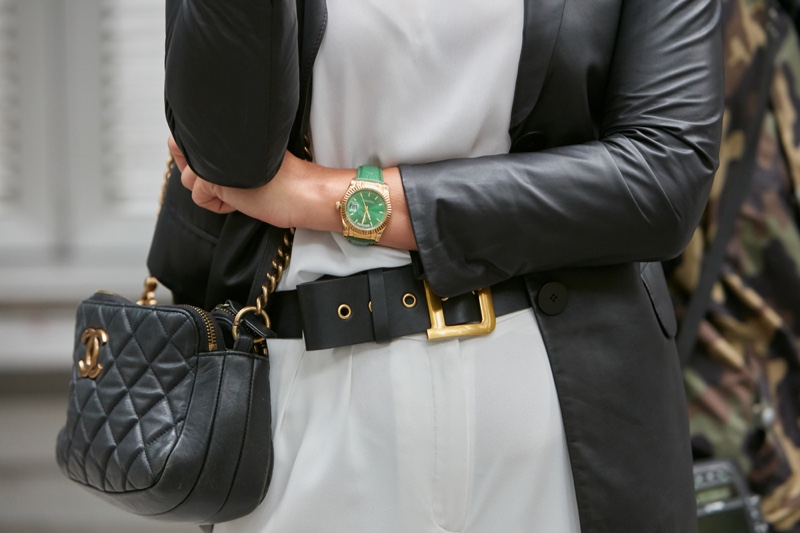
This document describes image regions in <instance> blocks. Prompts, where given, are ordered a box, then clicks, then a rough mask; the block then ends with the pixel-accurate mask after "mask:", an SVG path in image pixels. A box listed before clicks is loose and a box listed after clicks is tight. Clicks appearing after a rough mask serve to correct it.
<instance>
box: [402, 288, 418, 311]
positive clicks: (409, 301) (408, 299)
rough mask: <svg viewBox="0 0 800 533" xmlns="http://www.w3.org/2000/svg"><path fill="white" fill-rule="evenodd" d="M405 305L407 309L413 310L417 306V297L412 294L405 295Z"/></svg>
mask: <svg viewBox="0 0 800 533" xmlns="http://www.w3.org/2000/svg"><path fill="white" fill-rule="evenodd" d="M403 305H404V306H405V307H406V308H407V309H413V308H414V307H416V306H417V297H416V296H414V295H413V294H411V293H410V292H407V293H405V294H404V295H403Z"/></svg>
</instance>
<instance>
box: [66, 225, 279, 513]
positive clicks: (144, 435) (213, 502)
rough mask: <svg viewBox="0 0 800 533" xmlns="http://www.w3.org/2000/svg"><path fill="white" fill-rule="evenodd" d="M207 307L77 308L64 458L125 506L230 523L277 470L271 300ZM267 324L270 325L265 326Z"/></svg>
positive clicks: (94, 304) (275, 272) (147, 301)
mask: <svg viewBox="0 0 800 533" xmlns="http://www.w3.org/2000/svg"><path fill="white" fill-rule="evenodd" d="M292 235H293V233H292V232H291V230H290V231H289V232H287V234H286V238H285V239H284V242H283V244H282V246H281V247H280V250H279V252H278V256H277V257H276V259H275V261H273V264H272V269H271V271H270V273H269V275H268V277H267V283H265V285H264V287H263V291H262V295H261V296H260V297H259V299H258V301H257V303H256V305H255V306H253V307H245V308H244V309H239V308H238V306H237V305H236V304H234V303H231V302H227V303H225V304H222V305H219V306H217V307H216V308H215V309H214V310H212V311H210V312H207V311H204V310H202V309H199V308H195V307H191V306H179V305H174V306H173V305H156V302H155V300H154V299H153V290H154V288H155V283H154V280H152V278H151V279H150V280H148V282H149V283H150V286H149V287H147V288H146V290H145V295H143V298H142V300H140V301H139V302H138V303H134V302H131V301H129V300H127V299H125V298H123V297H121V296H118V295H115V294H112V293H108V292H103V291H101V292H98V293H96V294H94V295H93V296H92V297H90V298H88V299H86V300H84V301H83V302H82V303H81V304H80V306H79V307H78V311H77V320H76V329H75V348H74V354H73V361H74V367H73V371H72V379H71V383H70V393H69V405H68V409H67V422H66V426H65V427H64V428H63V429H62V430H61V432H60V433H59V435H58V441H57V445H56V458H57V461H58V464H59V466H60V467H61V469H62V471H63V472H64V473H65V474H66V475H67V476H68V477H69V478H70V479H72V480H73V481H76V482H77V483H79V484H81V485H82V486H83V487H85V488H87V489H89V490H90V491H92V492H94V493H96V494H97V495H99V496H101V497H103V498H105V499H106V500H108V501H110V502H112V503H113V504H115V505H117V506H119V507H122V508H123V509H125V510H127V511H130V512H133V513H137V514H140V515H147V516H150V517H152V518H159V519H165V520H174V521H184V522H194V523H198V524H211V523H219V522H224V521H227V520H232V519H234V518H237V517H240V516H243V515H245V514H247V513H249V512H251V511H252V510H253V509H254V508H255V507H256V506H257V505H258V504H259V503H260V502H261V501H262V500H263V499H264V496H265V495H266V492H267V488H268V486H269V481H270V476H271V473H272V437H271V429H270V389H269V360H268V354H267V350H266V339H267V338H269V337H271V336H273V334H272V332H271V331H270V330H269V318H268V317H267V314H266V312H265V311H264V310H265V309H266V303H267V302H266V300H267V298H268V296H269V294H270V293H271V292H272V291H274V289H275V287H276V285H277V283H278V280H279V279H280V274H281V273H282V272H283V269H284V268H285V267H286V264H287V263H288V260H289V254H288V250H289V249H290V247H291V240H292ZM265 323H266V327H265Z"/></svg>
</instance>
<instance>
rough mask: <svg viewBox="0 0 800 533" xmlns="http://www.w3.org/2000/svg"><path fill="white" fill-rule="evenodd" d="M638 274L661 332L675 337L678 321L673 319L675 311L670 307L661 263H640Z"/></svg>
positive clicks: (670, 302) (670, 303)
mask: <svg viewBox="0 0 800 533" xmlns="http://www.w3.org/2000/svg"><path fill="white" fill-rule="evenodd" d="M640 274H641V277H642V281H643V282H644V286H645V288H646V289H647V295H648V296H649V297H650V303H651V304H652V305H653V311H655V313H656V317H657V318H658V323H659V324H660V325H661V330H662V331H663V332H664V335H666V336H667V337H669V338H673V337H675V334H676V333H677V331H678V321H677V319H676V318H675V309H674V308H673V307H672V299H671V298H670V295H669V289H668V288H667V281H666V279H665V278H664V270H663V269H662V268H661V263H641V265H640Z"/></svg>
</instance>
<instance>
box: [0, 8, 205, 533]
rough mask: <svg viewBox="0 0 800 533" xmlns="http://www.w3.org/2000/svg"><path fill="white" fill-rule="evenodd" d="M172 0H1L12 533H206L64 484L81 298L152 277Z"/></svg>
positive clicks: (6, 530)
mask: <svg viewBox="0 0 800 533" xmlns="http://www.w3.org/2000/svg"><path fill="white" fill-rule="evenodd" d="M163 50H164V0H0V533H33V532H50V531H53V532H60V533H65V532H76V533H77V532H78V531H80V532H82V533H88V532H92V531H97V532H100V531H102V532H108V531H114V532H115V533H123V532H128V531H130V532H133V531H198V530H197V529H196V528H194V527H189V526H176V525H171V524H167V525H163V524H160V523H158V522H153V521H150V520H145V519H142V518H139V517H134V516H129V515H127V514H125V513H122V512H121V511H117V510H116V509H114V508H113V507H111V506H110V505H109V504H107V503H105V502H103V501H101V500H99V499H96V498H94V497H93V496H90V495H89V494H88V493H86V492H85V491H83V490H81V489H80V488H78V487H77V486H73V485H72V484H71V483H70V482H68V481H67V480H66V478H64V477H63V476H62V475H61V473H60V471H59V470H58V468H57V466H56V465H55V460H54V452H53V449H54V442H55V435H56V432H57V431H58V429H59V427H60V426H61V425H62V424H63V423H64V416H65V409H66V393H67V381H68V373H69V368H70V364H71V361H70V359H71V351H72V342H73V339H72V336H73V331H72V329H73V319H74V308H75V305H76V304H77V302H78V301H79V300H80V299H82V298H84V297H87V296H88V295H89V294H91V293H92V292H93V291H94V290H95V289H98V288H106V289H110V290H114V291H116V292H119V293H121V294H123V295H126V296H129V297H136V296H137V295H138V294H139V290H140V287H141V283H142V281H143V279H144V276H145V275H146V268H145V260H146V256H147V248H148V245H149V240H150V237H151V234H152V231H153V226H154V223H155V217H156V212H157V209H158V205H157V204H158V197H159V195H160V191H161V184H162V176H163V169H164V164H165V161H166V156H167V150H166V137H167V127H166V125H165V122H164V118H163V117H164V106H163V98H162V92H163V86H162V84H163V53H164V52H163Z"/></svg>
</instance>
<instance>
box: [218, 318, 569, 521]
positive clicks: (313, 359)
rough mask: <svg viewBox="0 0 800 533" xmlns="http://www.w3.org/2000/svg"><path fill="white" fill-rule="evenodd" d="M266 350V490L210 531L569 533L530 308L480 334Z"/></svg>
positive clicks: (544, 369) (546, 376) (555, 432)
mask: <svg viewBox="0 0 800 533" xmlns="http://www.w3.org/2000/svg"><path fill="white" fill-rule="evenodd" d="M269 347H270V359H271V366H272V367H271V375H270V383H271V386H272V421H273V435H274V447H275V464H274V471H273V477H272V484H271V486H270V489H269V492H268V493H267V497H266V499H265V500H264V502H263V503H262V504H261V505H260V506H259V508H257V509H256V510H255V511H254V512H253V513H252V514H250V515H248V516H246V517H243V518H240V519H238V520H235V521H232V522H227V523H224V524H218V525H217V526H216V527H215V529H214V531H215V533H228V532H254V533H255V532H258V533H318V532H319V533H321V532H325V533H362V532H364V533H372V532H376V533H377V532H379V533H428V532H431V533H433V532H436V533H439V532H443V531H451V532H465V533H498V532H502V533H516V532H519V533H523V532H524V533H536V532H542V533H545V532H546V533H578V532H579V531H580V527H579V523H578V512H577V505H576V502H575V490H574V487H573V481H572V474H571V471H570V465H569V457H568V455H567V449H566V444H565V439H564V429H563V424H562V421H561V412H560V410H559V406H558V400H557V397H556V391H555V386H554V383H553V377H552V373H551V370H550V364H549V361H548V358H547V353H546V351H545V347H544V344H543V342H542V338H541V335H540V333H539V330H538V326H537V324H536V319H535V317H534V314H533V311H532V310H531V309H527V310H523V311H519V312H516V313H512V314H510V315H506V316H503V317H499V318H498V324H497V328H496V329H495V331H494V332H493V333H492V334H491V335H488V336H485V337H473V338H461V339H454V340H444V341H435V342H430V341H428V340H426V338H425V336H424V335H413V336H408V337H403V338H400V339H396V340H394V341H392V342H391V343H388V344H382V345H376V344H364V345H357V346H348V347H342V348H336V349H333V350H322V351H312V352H306V351H305V347H304V345H303V341H302V340H270V341H269Z"/></svg>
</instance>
